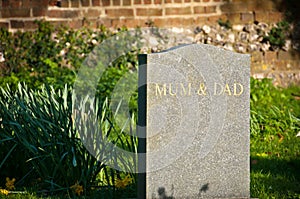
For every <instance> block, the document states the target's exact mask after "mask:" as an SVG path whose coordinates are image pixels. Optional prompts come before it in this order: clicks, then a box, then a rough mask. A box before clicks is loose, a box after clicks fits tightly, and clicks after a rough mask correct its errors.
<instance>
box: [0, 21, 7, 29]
mask: <svg viewBox="0 0 300 199" xmlns="http://www.w3.org/2000/svg"><path fill="white" fill-rule="evenodd" d="M0 28H6V29H8V28H9V23H8V22H0Z"/></svg>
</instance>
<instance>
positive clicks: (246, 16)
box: [241, 13, 254, 23]
mask: <svg viewBox="0 0 300 199" xmlns="http://www.w3.org/2000/svg"><path fill="white" fill-rule="evenodd" d="M241 21H242V22H245V23H249V22H253V21H254V15H253V13H241Z"/></svg>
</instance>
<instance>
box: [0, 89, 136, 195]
mask: <svg viewBox="0 0 300 199" xmlns="http://www.w3.org/2000/svg"><path fill="white" fill-rule="evenodd" d="M74 102H75V96H74V95H72V93H71V92H70V89H69V88H68V87H67V86H66V87H65V88H64V89H63V90H59V91H57V92H56V91H55V90H54V88H53V87H43V88H42V89H40V90H38V91H34V90H31V89H29V88H27V87H26V86H25V85H21V84H19V85H18V88H17V90H16V91H12V90H10V89H9V88H7V89H5V90H4V89H1V90H0V118H1V120H0V147H1V151H0V179H6V178H7V177H11V178H12V177H13V178H14V179H16V182H15V184H14V186H15V187H16V189H17V190H19V191H20V190H23V188H25V189H27V190H33V191H35V192H36V193H43V194H46V195H49V194H63V195H65V194H67V195H69V197H71V196H72V195H73V196H75V195H93V194H96V195H97V198H120V197H121V196H124V193H125V194H133V195H134V194H135V191H131V192H130V193H128V192H126V191H125V192H124V190H122V188H124V187H125V186H129V185H130V187H132V189H134V187H135V186H134V184H135V176H134V175H133V174H130V175H129V176H127V177H125V176H124V175H125V174H122V173H121V172H116V171H114V170H112V169H109V168H108V167H106V166H105V165H104V163H103V162H101V161H99V159H96V158H95V157H94V155H93V154H91V152H90V150H91V149H89V150H88V149H87V148H86V145H84V144H83V143H89V142H91V143H93V142H94V141H95V140H97V141H98V142H97V146H96V145H93V144H92V147H95V148H94V149H93V150H95V151H97V150H99V149H101V150H100V151H99V152H98V155H99V156H101V157H102V159H103V160H105V159H106V157H107V158H109V157H111V156H115V158H116V159H118V158H120V159H118V162H119V164H124V165H125V166H127V167H130V168H132V169H134V166H132V165H131V164H132V162H128V160H124V159H123V157H119V156H118V154H115V151H114V150H109V149H106V147H109V146H108V145H107V144H106V143H108V142H111V143H113V144H115V145H117V146H119V147H122V148H123V149H124V150H128V151H131V152H136V151H135V150H136V141H135V140H134V139H133V138H131V137H130V136H128V134H133V133H132V132H125V131H124V130H122V129H124V128H122V127H119V126H118V125H116V123H115V121H114V113H112V112H111V110H110V107H109V105H108V103H107V101H106V102H105V103H100V102H99V100H96V101H95V100H94V98H89V97H88V98H85V99H82V100H80V101H77V103H76V104H74ZM91 105H93V106H91ZM82 107H90V110H89V113H90V114H92V113H93V114H94V115H96V116H97V119H98V120H94V118H92V117H86V115H85V114H86V113H85V112H80V110H81V109H82ZM92 107H94V108H92ZM80 108H81V109H80ZM74 111H75V112H74ZM75 116H76V117H75ZM74 117H75V118H74ZM78 118H79V119H78ZM75 121H77V122H79V123H77V125H75ZM134 121H135V120H134V119H132V122H134ZM78 124H84V125H78ZM79 127H80V128H82V127H84V128H83V129H82V130H81V131H79V129H78V128H79ZM131 129H132V128H131ZM91 133H92V134H91ZM125 178H126V182H125V181H124V182H123V181H122V179H125ZM117 182H118V183H117ZM4 183H5V182H2V181H0V187H5V184H4ZM116 183H117V184H116ZM119 185H122V186H121V187H120V190H119V191H118V189H116V188H118V186H119ZM99 186H102V188H101V191H100V188H98V187H99ZM114 187H115V188H114ZM100 193H101V194H100ZM0 195H1V194H0ZM100 196H101V197H100Z"/></svg>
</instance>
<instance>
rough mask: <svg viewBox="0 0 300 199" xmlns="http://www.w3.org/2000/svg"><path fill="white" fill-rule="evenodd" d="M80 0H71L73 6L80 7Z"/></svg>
mask: <svg viewBox="0 0 300 199" xmlns="http://www.w3.org/2000/svg"><path fill="white" fill-rule="evenodd" d="M79 1H80V0H72V1H71V7H73V8H78V7H79Z"/></svg>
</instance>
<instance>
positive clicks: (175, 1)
mask: <svg viewBox="0 0 300 199" xmlns="http://www.w3.org/2000/svg"><path fill="white" fill-rule="evenodd" d="M174 3H182V0H174Z"/></svg>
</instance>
